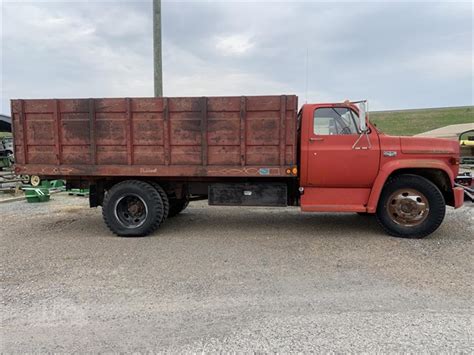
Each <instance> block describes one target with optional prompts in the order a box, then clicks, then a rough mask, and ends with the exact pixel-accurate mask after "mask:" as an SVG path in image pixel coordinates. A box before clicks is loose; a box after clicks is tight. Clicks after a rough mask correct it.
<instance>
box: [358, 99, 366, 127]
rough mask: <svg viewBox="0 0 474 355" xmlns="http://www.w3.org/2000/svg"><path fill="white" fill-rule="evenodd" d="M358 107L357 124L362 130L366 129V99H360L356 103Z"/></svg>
mask: <svg viewBox="0 0 474 355" xmlns="http://www.w3.org/2000/svg"><path fill="white" fill-rule="evenodd" d="M358 107H359V126H360V130H361V131H362V132H366V131H367V121H366V119H367V101H361V102H359V103H358Z"/></svg>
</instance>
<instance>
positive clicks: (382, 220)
mask: <svg viewBox="0 0 474 355" xmlns="http://www.w3.org/2000/svg"><path fill="white" fill-rule="evenodd" d="M405 188H407V189H413V190H416V191H419V192H421V193H422V194H423V195H424V196H425V197H426V199H427V200H428V203H429V211H428V215H427V217H426V219H425V220H424V221H423V222H421V224H419V225H416V226H410V227H408V226H403V225H400V224H397V223H396V222H394V221H393V220H392V218H391V217H390V215H389V213H388V209H387V204H388V203H390V201H388V199H389V198H390V196H391V195H392V194H393V193H394V192H395V191H397V190H400V189H405ZM445 214H446V202H445V200H444V197H443V194H442V193H441V191H440V190H439V189H438V187H437V186H436V185H435V184H433V183H432V182H431V181H429V180H428V179H425V178H424V177H421V176H419V175H411V174H404V175H398V176H395V177H393V178H390V180H389V181H388V182H387V183H386V184H385V186H384V188H383V190H382V193H381V195H380V199H379V203H378V206H377V213H376V216H377V221H378V222H379V224H380V225H381V226H382V228H383V229H384V230H385V232H386V233H388V234H389V235H391V236H394V237H399V238H424V237H426V236H427V235H429V234H431V233H433V232H434V231H435V230H436V229H438V227H439V226H440V225H441V223H442V222H443V219H444V216H445Z"/></svg>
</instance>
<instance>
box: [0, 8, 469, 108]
mask: <svg viewBox="0 0 474 355" xmlns="http://www.w3.org/2000/svg"><path fill="white" fill-rule="evenodd" d="M151 1H152V0H135V1H112V0H102V1H54V0H53V1H42V0H36V1H30V2H26V1H20V0H17V1H8V0H3V1H2V3H3V5H2V36H1V38H2V54H1V60H2V62H1V63H0V64H1V68H2V77H1V83H2V85H1V108H0V112H1V113H8V112H9V111H10V109H9V100H10V99H11V98H45V97H114V96H129V97H131V96H152V95H153V58H152V51H153V48H152V6H151ZM162 21H163V72H164V94H165V95H166V96H212V95H259V94H263V95H264V94H283V93H295V94H297V95H298V96H299V100H300V104H301V103H304V102H305V101H308V102H328V101H329V102H333V101H342V100H344V99H346V98H350V99H361V98H368V99H369V100H370V102H371V109H377V110H381V109H402V108H416V107H435V106H458V105H472V104H473V59H472V58H473V50H472V41H473V37H472V36H473V7H472V3H470V2H464V3H461V2H442V3H433V2H418V3H413V2H402V1H398V2H394V1H392V2H386V3H384V2H346V3H342V2H317V1H305V2H294V1H293V2H290V1H288V2H269V1H265V2H250V1H238V2H224V1H219V2H213V1H185V2H174V1H168V2H167V1H163V5H162Z"/></svg>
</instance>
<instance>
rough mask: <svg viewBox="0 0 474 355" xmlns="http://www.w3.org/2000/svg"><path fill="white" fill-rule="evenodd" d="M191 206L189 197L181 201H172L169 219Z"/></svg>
mask: <svg viewBox="0 0 474 355" xmlns="http://www.w3.org/2000/svg"><path fill="white" fill-rule="evenodd" d="M188 205H189V196H185V197H183V198H180V199H170V211H169V213H168V217H174V216H176V215H177V214H179V213H181V212H182V211H184V210H185V209H186V207H188Z"/></svg>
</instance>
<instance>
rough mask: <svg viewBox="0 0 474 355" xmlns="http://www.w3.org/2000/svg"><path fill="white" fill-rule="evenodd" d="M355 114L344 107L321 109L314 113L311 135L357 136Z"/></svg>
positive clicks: (357, 128)
mask: <svg viewBox="0 0 474 355" xmlns="http://www.w3.org/2000/svg"><path fill="white" fill-rule="evenodd" d="M357 121H358V119H357V116H356V114H355V113H354V112H353V111H352V110H350V109H348V108H346V107H322V108H318V109H316V110H315V111H314V118H313V125H314V126H313V133H314V134H316V135H323V136H327V135H343V134H358V133H359V127H358V125H357Z"/></svg>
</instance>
